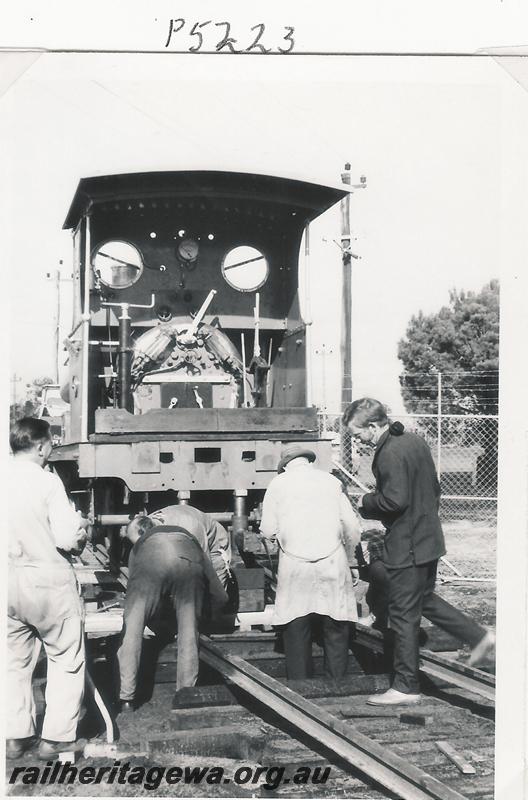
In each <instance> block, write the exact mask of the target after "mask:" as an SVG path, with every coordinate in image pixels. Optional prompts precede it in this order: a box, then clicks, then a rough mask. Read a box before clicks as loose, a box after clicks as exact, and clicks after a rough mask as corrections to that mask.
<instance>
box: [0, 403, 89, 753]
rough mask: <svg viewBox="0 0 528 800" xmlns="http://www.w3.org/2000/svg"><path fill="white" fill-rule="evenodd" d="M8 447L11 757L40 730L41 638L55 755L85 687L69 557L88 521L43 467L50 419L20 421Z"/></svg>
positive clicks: (48, 743)
mask: <svg viewBox="0 0 528 800" xmlns="http://www.w3.org/2000/svg"><path fill="white" fill-rule="evenodd" d="M10 444H11V450H12V452H13V458H12V460H11V464H10V466H9V477H8V498H9V574H8V581H9V592H8V611H7V693H6V698H7V713H6V719H7V725H6V735H7V757H8V758H18V757H19V756H21V755H22V753H23V752H24V751H25V750H26V749H27V748H28V747H29V746H30V745H31V744H32V741H33V737H34V734H35V732H36V727H35V703H34V699H33V689H32V683H31V682H32V676H33V670H34V668H35V665H36V661H37V658H38V654H39V652H40V644H41V642H42V644H43V645H44V649H45V651H46V655H47V657H48V672H47V683H46V714H45V717H44V724H43V728H42V740H41V743H40V748H39V757H40V758H43V759H50V758H53V757H54V756H57V755H58V754H59V753H60V752H62V751H65V750H71V749H72V747H73V745H74V744H75V738H76V730H77V722H78V720H79V713H80V709H81V702H82V697H83V691H84V639H83V633H84V632H83V621H82V603H81V599H80V597H79V593H78V590H77V582H76V579H75V574H74V571H73V569H72V567H71V564H70V563H69V561H68V558H69V553H70V552H72V551H75V552H79V551H80V550H81V549H82V548H83V547H84V544H85V542H86V531H85V530H84V529H83V528H84V526H85V525H87V524H88V520H85V519H83V518H82V517H81V516H80V515H79V514H78V513H77V512H76V511H75V510H74V508H73V506H72V505H71V504H70V502H69V500H68V497H67V495H66V492H65V489H64V486H63V484H62V481H61V480H60V478H59V477H58V476H57V475H54V474H53V473H51V472H49V471H47V470H45V469H44V466H45V465H46V462H47V460H48V458H49V456H50V453H51V450H52V443H51V433H50V427H49V424H48V423H47V422H46V421H45V420H43V419H33V418H32V417H25V418H23V419H20V420H18V421H17V422H16V423H15V424H14V426H13V428H12V430H11V435H10Z"/></svg>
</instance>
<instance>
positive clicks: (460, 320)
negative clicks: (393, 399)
mask: <svg viewBox="0 0 528 800" xmlns="http://www.w3.org/2000/svg"><path fill="white" fill-rule="evenodd" d="M398 358H399V359H400V360H401V361H402V362H403V366H404V369H405V373H404V374H403V375H402V376H401V378H400V381H401V386H402V396H403V402H404V404H405V408H406V410H407V411H408V412H410V413H436V408H437V391H438V383H437V375H438V373H439V372H440V373H442V407H443V410H444V412H445V413H450V414H497V412H498V394H499V372H498V370H499V282H498V281H497V280H493V281H490V283H489V284H486V286H484V287H483V288H482V289H481V291H480V292H464V291H462V292H458V291H457V290H456V289H453V290H452V291H451V292H450V302H449V305H448V306H444V307H443V308H441V309H440V311H439V312H438V313H436V314H429V315H425V314H423V313H422V312H421V311H420V312H419V313H418V314H417V315H416V316H413V317H412V318H411V320H410V322H409V325H408V327H407V331H406V335H405V338H403V339H402V340H401V341H400V342H399V344H398Z"/></svg>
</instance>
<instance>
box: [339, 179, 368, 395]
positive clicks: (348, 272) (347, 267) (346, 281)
mask: <svg viewBox="0 0 528 800" xmlns="http://www.w3.org/2000/svg"><path fill="white" fill-rule="evenodd" d="M341 180H342V181H343V183H344V184H346V185H347V186H351V187H352V188H353V189H365V188H366V186H367V179H366V177H365V176H364V175H362V176H361V178H360V179H359V180H360V182H359V183H354V184H352V181H351V171H350V164H348V163H347V164H345V171H344V172H342V173H341ZM351 242H352V235H351V233H350V193H349V192H347V194H346V195H345V197H343V199H342V200H341V245H340V246H341V255H342V259H343V272H342V276H343V280H342V287H341V288H342V302H341V367H342V369H341V409H342V410H343V411H344V410H345V408H346V406H347V405H348V404H349V403H351V402H352V259H353V258H360V256H358V255H357V254H356V253H353V252H352V250H351Z"/></svg>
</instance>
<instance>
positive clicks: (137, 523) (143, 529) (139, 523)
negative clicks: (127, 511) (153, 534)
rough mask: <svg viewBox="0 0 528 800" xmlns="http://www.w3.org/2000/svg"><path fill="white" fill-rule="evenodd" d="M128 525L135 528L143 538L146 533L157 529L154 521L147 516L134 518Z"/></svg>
mask: <svg viewBox="0 0 528 800" xmlns="http://www.w3.org/2000/svg"><path fill="white" fill-rule="evenodd" d="M128 525H129V526H133V527H134V528H135V529H136V530H137V532H138V534H139V535H140V536H143V534H144V533H148V532H149V531H150V530H151V529H152V528H154V527H155V523H154V521H153V520H151V519H150V517H146V516H140V517H134V519H132V520H130V522H129V523H128Z"/></svg>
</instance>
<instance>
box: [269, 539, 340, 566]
mask: <svg viewBox="0 0 528 800" xmlns="http://www.w3.org/2000/svg"><path fill="white" fill-rule="evenodd" d="M277 541H278V542H279V547H280V549H281V550H282V552H283V553H285V554H286V555H287V556H290V558H295V559H297V561H306V562H307V563H308V564H315V563H317V561H324V560H325V558H330V556H333V555H334V553H337V551H338V550H339V548H340V547H343V542H338V543H337V545H336V546H335V547H334V549H333V550H332V551H331V552H330V553H327V554H326V556H320V557H319V558H304V557H303V556H296V555H295V554H294V553H289V552H288V550H286V549H285V548H284V547H283V546H282V544H281V543H280V541H279V539H278V538H277Z"/></svg>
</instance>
